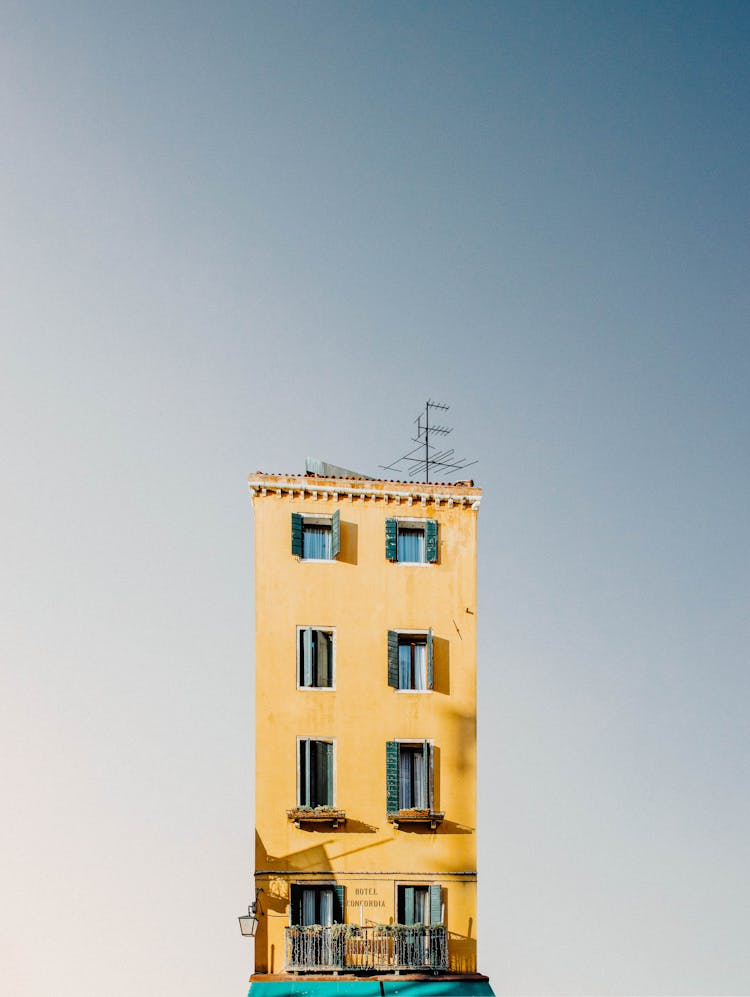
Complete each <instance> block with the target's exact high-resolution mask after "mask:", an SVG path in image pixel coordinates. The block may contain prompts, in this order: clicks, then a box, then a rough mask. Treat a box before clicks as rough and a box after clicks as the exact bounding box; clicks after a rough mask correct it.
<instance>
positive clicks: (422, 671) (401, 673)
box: [398, 635, 428, 691]
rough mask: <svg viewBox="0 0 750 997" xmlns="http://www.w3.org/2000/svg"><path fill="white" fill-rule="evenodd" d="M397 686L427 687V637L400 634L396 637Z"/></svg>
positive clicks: (421, 688) (402, 687)
mask: <svg viewBox="0 0 750 997" xmlns="http://www.w3.org/2000/svg"><path fill="white" fill-rule="evenodd" d="M398 687H399V689H413V690H415V691H421V690H423V689H427V688H428V685H427V638H426V637H425V636H422V635H418V636H407V635H400V636H399V638H398Z"/></svg>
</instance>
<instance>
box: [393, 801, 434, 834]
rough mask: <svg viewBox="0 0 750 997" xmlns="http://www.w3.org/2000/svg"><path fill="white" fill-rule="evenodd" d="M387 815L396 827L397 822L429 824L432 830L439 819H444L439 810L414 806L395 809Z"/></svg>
mask: <svg viewBox="0 0 750 997" xmlns="http://www.w3.org/2000/svg"><path fill="white" fill-rule="evenodd" d="M387 816H388V821H389V823H391V824H393V826H394V827H396V828H398V826H399V824H429V825H430V827H431V829H432V830H433V831H434V830H435V828H436V827H437V826H438V824H440V823H441V821H443V820H445V814H444V813H443V812H442V811H440V810H429V809H427V808H414V807H412V808H409V809H408V810H396V811H394V812H393V813H389V814H388V815H387Z"/></svg>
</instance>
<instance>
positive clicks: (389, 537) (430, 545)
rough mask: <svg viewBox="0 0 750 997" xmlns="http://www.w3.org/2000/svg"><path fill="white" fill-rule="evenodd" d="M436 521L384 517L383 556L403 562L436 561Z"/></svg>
mask: <svg viewBox="0 0 750 997" xmlns="http://www.w3.org/2000/svg"><path fill="white" fill-rule="evenodd" d="M437 530H438V527H437V522H436V521H435V520H434V519H424V520H421V519H386V521H385V556H386V557H387V559H388V560H389V561H398V562H399V563H403V564H431V563H434V562H435V561H437V554H438V539H437Z"/></svg>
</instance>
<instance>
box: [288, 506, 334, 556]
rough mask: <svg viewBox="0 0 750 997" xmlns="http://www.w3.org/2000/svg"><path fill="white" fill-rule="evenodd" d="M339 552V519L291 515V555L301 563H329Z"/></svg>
mask: <svg viewBox="0 0 750 997" xmlns="http://www.w3.org/2000/svg"><path fill="white" fill-rule="evenodd" d="M340 551H341V518H340V514H339V511H338V510H336V512H334V513H333V515H332V516H316V515H312V514H311V515H305V514H303V513H301V512H293V513H292V554H294V555H295V556H296V557H299V558H300V559H302V560H303V561H330V560H332V559H333V558H335V557H337V556H338V554H339V553H340Z"/></svg>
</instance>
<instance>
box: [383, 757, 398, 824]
mask: <svg viewBox="0 0 750 997" xmlns="http://www.w3.org/2000/svg"><path fill="white" fill-rule="evenodd" d="M385 809H386V812H387V813H389V814H395V813H398V810H399V806H398V741H386V744H385Z"/></svg>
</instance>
